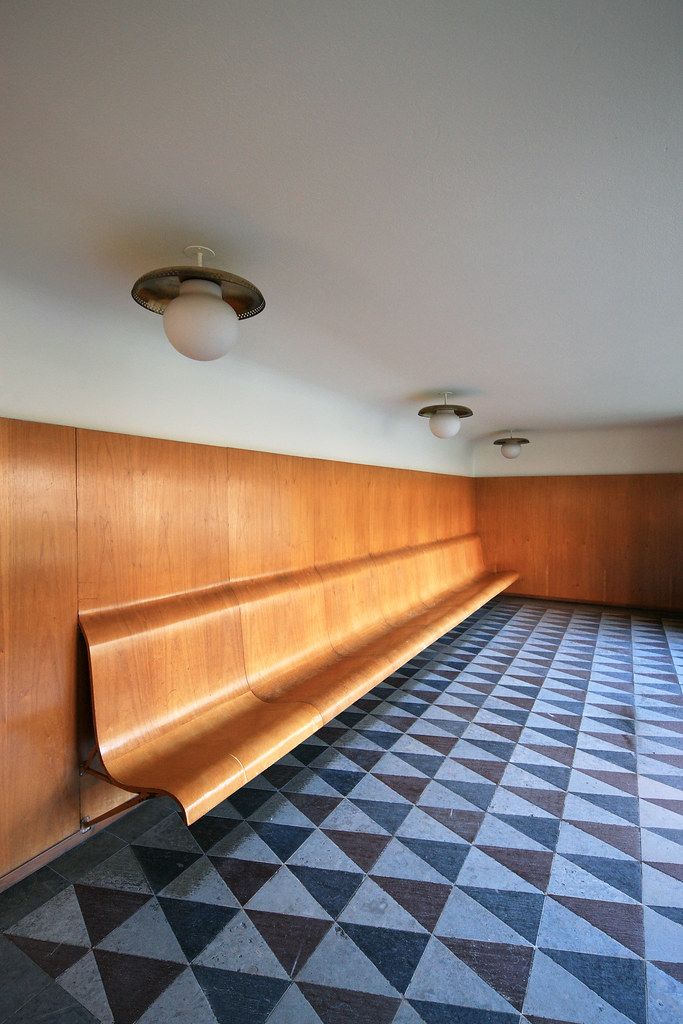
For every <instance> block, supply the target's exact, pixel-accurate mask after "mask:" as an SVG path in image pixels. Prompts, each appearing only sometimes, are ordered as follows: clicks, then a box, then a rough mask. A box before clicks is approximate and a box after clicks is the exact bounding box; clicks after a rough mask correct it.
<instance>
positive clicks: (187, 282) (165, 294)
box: [131, 245, 266, 360]
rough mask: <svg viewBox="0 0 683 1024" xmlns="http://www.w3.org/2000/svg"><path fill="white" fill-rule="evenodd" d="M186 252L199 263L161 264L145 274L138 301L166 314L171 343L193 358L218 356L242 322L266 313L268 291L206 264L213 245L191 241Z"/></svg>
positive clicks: (137, 287) (136, 293)
mask: <svg viewBox="0 0 683 1024" xmlns="http://www.w3.org/2000/svg"><path fill="white" fill-rule="evenodd" d="M184 252H185V254H186V255H187V256H195V257H196V259H197V263H196V264H195V265H192V264H188V265H186V266H173V267H161V268H160V269H158V270H150V271H148V273H146V274H143V275H142V277H139V278H138V279H137V281H136V282H135V284H134V285H133V288H132V291H131V295H132V296H133V298H134V299H135V301H136V302H137V303H138V304H139V305H140V306H143V307H144V308H145V309H149V310H150V311H151V312H152V313H159V314H160V315H161V316H163V318H164V330H165V332H166V336H167V337H168V340H169V341H170V342H171V344H172V345H173V346H174V348H176V349H177V350H178V351H179V352H182V354H183V355H186V356H189V358H190V359H199V360H208V359H218V358H220V356H223V355H225V353H226V352H227V350H228V348H229V347H230V346H231V345H232V344H233V343H234V342H235V340H236V338H237V321H238V320H247V319H248V318H249V317H252V316H256V315H257V313H260V312H261V311H262V310H263V309H264V307H265V305H266V302H265V299H264V298H263V295H262V294H261V292H260V291H259V289H258V288H257V287H256V285H254V284H252V283H251V281H247V280H246V279H245V278H243V277H237V275H236V274H230V273H228V271H227V270H219V269H218V268H217V267H207V266H205V265H204V257H205V256H208V257H210V258H213V257H214V256H215V255H216V254H215V252H214V251H213V249H208V248H207V247H206V246H204V245H188V246H187V247H186V248H185V249H184Z"/></svg>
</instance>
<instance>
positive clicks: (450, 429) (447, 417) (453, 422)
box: [418, 391, 472, 437]
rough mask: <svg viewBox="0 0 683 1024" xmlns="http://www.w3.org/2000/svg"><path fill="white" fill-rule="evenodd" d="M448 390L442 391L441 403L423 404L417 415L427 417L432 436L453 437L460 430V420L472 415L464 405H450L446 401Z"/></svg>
mask: <svg viewBox="0 0 683 1024" xmlns="http://www.w3.org/2000/svg"><path fill="white" fill-rule="evenodd" d="M450 394H451V392H450V391H444V392H443V404H442V405H425V407H424V409H420V411H419V413H418V416H428V417H429V429H430V430H431V432H432V434H433V435H434V437H455V435H456V434H457V433H458V431H459V430H460V420H464V419H466V418H467V417H468V416H471V415H472V410H471V409H468V408H467V406H466V405H452V404H451V403H450V402H449V401H448V396H449V395H450Z"/></svg>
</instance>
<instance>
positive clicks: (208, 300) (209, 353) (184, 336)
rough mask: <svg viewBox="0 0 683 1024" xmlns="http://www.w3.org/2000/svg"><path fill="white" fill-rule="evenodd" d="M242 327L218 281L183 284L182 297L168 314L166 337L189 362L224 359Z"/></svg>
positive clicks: (165, 321) (166, 311)
mask: <svg viewBox="0 0 683 1024" xmlns="http://www.w3.org/2000/svg"><path fill="white" fill-rule="evenodd" d="M238 323H239V320H238V317H237V313H236V312H235V310H234V309H233V308H232V306H229V305H228V303H227V302H224V301H223V297H222V293H221V286H220V285H219V284H216V283H215V282H214V281H202V280H199V279H195V280H190V281H181V283H180V294H179V295H178V297H177V298H175V299H172V300H171V302H169V304H168V306H167V307H166V310H165V312H164V331H165V332H166V337H167V338H168V340H169V341H170V342H171V344H172V345H173V348H174V349H176V350H177V351H178V352H180V353H181V354H182V355H184V356H187V357H188V358H189V359H200V360H203V361H205V360H209V359H220V357H221V356H224V355H225V353H226V352H227V351H228V349H229V348H230V346H231V345H234V343H235V341H236V340H237V325H238Z"/></svg>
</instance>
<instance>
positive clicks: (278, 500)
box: [225, 448, 317, 580]
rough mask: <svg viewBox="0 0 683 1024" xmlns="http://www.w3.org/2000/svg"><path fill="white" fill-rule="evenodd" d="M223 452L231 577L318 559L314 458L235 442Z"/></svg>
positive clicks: (274, 571)
mask: <svg viewBox="0 0 683 1024" xmlns="http://www.w3.org/2000/svg"><path fill="white" fill-rule="evenodd" d="M225 454H226V457H227V464H228V473H229V481H230V483H229V496H228V503H227V512H228V530H229V538H230V576H229V578H230V579H232V580H240V579H251V578H253V577H255V576H264V575H270V574H277V573H282V572H288V571H293V570H296V569H305V568H310V567H311V566H312V565H313V564H314V562H315V540H314V530H315V495H314V488H315V483H316V467H317V463H316V461H315V460H314V459H299V458H295V457H293V456H289V455H271V454H269V453H267V452H250V451H242V450H240V449H237V448H229V449H227V451H226V453H225Z"/></svg>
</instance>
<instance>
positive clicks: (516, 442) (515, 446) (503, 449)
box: [493, 430, 531, 459]
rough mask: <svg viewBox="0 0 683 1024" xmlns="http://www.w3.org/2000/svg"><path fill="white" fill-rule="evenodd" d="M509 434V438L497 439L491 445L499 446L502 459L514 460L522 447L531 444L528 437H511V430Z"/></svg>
mask: <svg viewBox="0 0 683 1024" xmlns="http://www.w3.org/2000/svg"><path fill="white" fill-rule="evenodd" d="M509 433H510V436H509V437H499V438H498V440H497V441H494V442H493V443H494V444H495V445H500V454H501V455H502V456H503V458H504V459H516V458H517V457H518V455H519V454H520V452H521V451H522V445H523V444H530V443H531V442H530V441H529V438H528V437H513V436H512V430H510V432H509Z"/></svg>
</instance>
